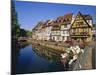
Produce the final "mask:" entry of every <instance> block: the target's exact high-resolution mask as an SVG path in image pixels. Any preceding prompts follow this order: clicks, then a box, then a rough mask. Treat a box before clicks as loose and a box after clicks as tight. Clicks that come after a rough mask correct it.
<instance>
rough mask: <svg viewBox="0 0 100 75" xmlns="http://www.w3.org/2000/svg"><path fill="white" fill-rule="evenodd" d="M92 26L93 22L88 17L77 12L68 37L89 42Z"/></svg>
mask: <svg viewBox="0 0 100 75" xmlns="http://www.w3.org/2000/svg"><path fill="white" fill-rule="evenodd" d="M92 25H93V20H92V17H91V16H90V15H83V14H82V13H80V12H78V14H77V16H76V17H75V19H74V21H73V23H72V25H71V28H70V37H71V38H72V39H75V40H77V41H80V40H83V41H91V40H92Z"/></svg>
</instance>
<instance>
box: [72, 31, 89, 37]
mask: <svg viewBox="0 0 100 75" xmlns="http://www.w3.org/2000/svg"><path fill="white" fill-rule="evenodd" d="M70 35H71V37H74V36H75V37H88V36H89V33H88V32H80V33H79V32H73V33H70Z"/></svg>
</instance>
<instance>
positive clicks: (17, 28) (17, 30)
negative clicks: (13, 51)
mask: <svg viewBox="0 0 100 75" xmlns="http://www.w3.org/2000/svg"><path fill="white" fill-rule="evenodd" d="M11 29H12V38H17V37H19V34H20V25H19V23H18V19H17V12H16V10H15V4H14V2H13V1H12V2H11Z"/></svg>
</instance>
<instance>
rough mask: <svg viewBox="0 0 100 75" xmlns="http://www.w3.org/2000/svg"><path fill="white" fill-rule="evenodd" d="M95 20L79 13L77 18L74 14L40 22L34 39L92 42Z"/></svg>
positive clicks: (35, 28) (35, 30) (34, 32)
mask: <svg viewBox="0 0 100 75" xmlns="http://www.w3.org/2000/svg"><path fill="white" fill-rule="evenodd" d="M93 30H94V29H93V20H92V17H91V16H90V15H83V14H82V13H80V12H78V14H77V15H76V17H74V15H73V13H68V14H66V15H64V16H60V17H58V18H56V19H55V20H47V21H45V22H39V23H38V24H37V25H36V27H34V28H33V36H32V37H33V39H36V40H45V41H63V42H64V41H67V40H69V39H75V40H77V41H81V40H83V41H91V40H92V37H93Z"/></svg>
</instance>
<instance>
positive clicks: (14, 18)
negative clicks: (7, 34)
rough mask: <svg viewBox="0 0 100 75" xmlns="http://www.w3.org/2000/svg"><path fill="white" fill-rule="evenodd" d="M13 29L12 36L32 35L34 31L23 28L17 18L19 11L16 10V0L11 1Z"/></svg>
mask: <svg viewBox="0 0 100 75" xmlns="http://www.w3.org/2000/svg"><path fill="white" fill-rule="evenodd" d="M11 13H12V14H11V16H12V17H11V20H12V21H11V29H12V37H13V38H18V37H31V35H32V32H30V31H27V30H25V29H21V28H20V25H19V23H18V19H17V12H16V10H15V5H14V2H13V1H12V3H11Z"/></svg>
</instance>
